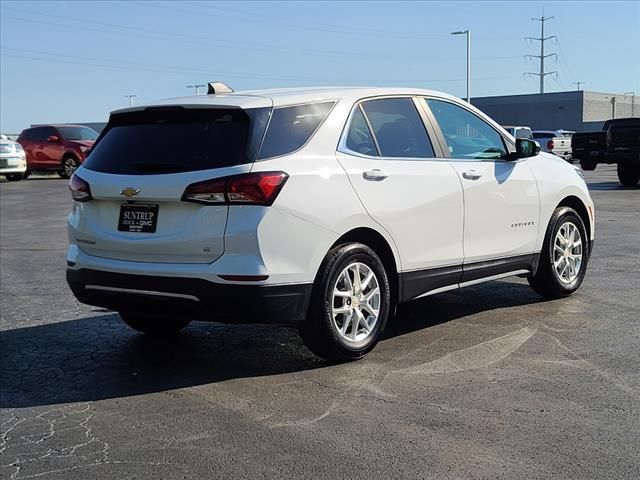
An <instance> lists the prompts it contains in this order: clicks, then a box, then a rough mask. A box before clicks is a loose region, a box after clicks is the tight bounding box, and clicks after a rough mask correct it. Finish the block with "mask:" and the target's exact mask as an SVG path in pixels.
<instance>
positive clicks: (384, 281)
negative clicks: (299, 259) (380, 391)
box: [300, 243, 391, 361]
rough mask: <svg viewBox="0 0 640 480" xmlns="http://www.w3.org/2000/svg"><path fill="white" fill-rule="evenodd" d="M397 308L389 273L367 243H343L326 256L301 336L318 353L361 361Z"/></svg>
mask: <svg viewBox="0 0 640 480" xmlns="http://www.w3.org/2000/svg"><path fill="white" fill-rule="evenodd" d="M390 309H391V292H390V287H389V280H388V278H387V272H386V271H385V268H384V266H383V264H382V261H381V260H380V258H379V257H378V255H377V254H376V253H375V252H374V251H373V250H372V249H371V248H369V247H368V246H366V245H363V244H361V243H347V244H343V245H339V246H337V247H335V248H333V249H332V250H330V251H329V253H328V254H327V256H326V257H325V259H324V261H323V263H322V266H321V267H320V271H319V273H318V276H317V278H316V282H315V284H314V287H313V293H312V296H311V301H310V304H309V314H308V316H307V322H306V323H305V325H304V326H303V327H301V329H300V335H301V337H302V339H303V341H304V343H305V344H306V345H307V347H308V348H309V349H310V350H311V351H312V352H313V353H315V354H316V355H318V356H320V357H323V358H326V359H327V360H330V361H349V360H356V359H358V358H361V357H363V356H365V355H366V354H367V353H369V352H370V351H371V350H372V349H373V348H374V347H375V345H376V344H377V343H378V340H379V339H380V336H381V335H382V332H383V331H384V327H385V324H386V323H387V318H388V316H389V312H390Z"/></svg>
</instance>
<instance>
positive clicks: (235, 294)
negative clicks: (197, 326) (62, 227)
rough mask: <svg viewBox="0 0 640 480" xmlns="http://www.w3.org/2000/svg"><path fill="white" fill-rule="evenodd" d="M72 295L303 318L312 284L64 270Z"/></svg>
mask: <svg viewBox="0 0 640 480" xmlns="http://www.w3.org/2000/svg"><path fill="white" fill-rule="evenodd" d="M67 282H68V283H69V286H70V287H71V290H72V291H73V293H74V295H75V296H76V298H77V299H78V300H79V301H80V302H82V303H86V304H88V305H94V306H97V307H103V308H108V309H111V310H116V311H125V310H128V311H141V312H145V313H149V312H150V313H153V312H157V313H158V314H177V315H181V316H184V317H187V318H191V319H193V320H204V321H212V322H223V323H270V324H288V325H292V324H294V325H295V324H299V323H301V322H304V320H305V318H306V315H307V307H308V304H309V298H310V296H311V287H312V285H311V284H295V285H236V284H234V285H229V284H218V283H214V282H209V281H207V280H203V279H199V278H176V277H159V276H148V275H132V274H125V273H113V272H104V271H99V270H90V269H79V270H71V269H68V270H67Z"/></svg>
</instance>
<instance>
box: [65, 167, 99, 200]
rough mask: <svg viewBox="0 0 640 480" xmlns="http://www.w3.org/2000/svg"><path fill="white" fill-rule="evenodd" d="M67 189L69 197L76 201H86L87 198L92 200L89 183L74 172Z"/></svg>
mask: <svg viewBox="0 0 640 480" xmlns="http://www.w3.org/2000/svg"><path fill="white" fill-rule="evenodd" d="M69 190H71V198H73V199H74V200H75V201H76V202H88V201H89V200H93V197H92V196H91V188H90V187H89V184H88V183H87V182H86V181H84V180H83V179H81V178H80V177H79V176H78V175H76V174H75V173H74V174H73V176H72V177H71V180H69Z"/></svg>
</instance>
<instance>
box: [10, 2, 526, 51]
mask: <svg viewBox="0 0 640 480" xmlns="http://www.w3.org/2000/svg"><path fill="white" fill-rule="evenodd" d="M3 9H4V10H10V11H13V12H18V13H22V14H27V15H38V16H43V17H50V18H54V19H61V20H63V21H65V22H79V23H81V24H83V25H84V24H95V25H98V26H100V27H102V29H96V28H94V27H87V26H79V25H66V24H63V23H56V22H50V21H44V20H34V19H29V18H20V17H15V16H12V15H6V14H5V15H3V17H4V18H7V19H11V20H18V21H22V22H26V23H40V24H43V25H51V26H56V27H63V28H73V29H77V30H84V31H89V32H92V33H96V32H99V33H106V34H109V35H118V36H122V35H125V36H130V37H133V38H142V39H151V40H161V41H166V42H173V43H182V44H187V45H198V46H200V47H203V48H204V47H206V46H208V45H207V44H205V43H203V42H207V43H208V44H211V43H213V44H217V45H219V46H221V47H223V48H228V49H234V50H247V51H252V52H253V51H256V50H263V51H279V52H283V53H287V54H294V55H304V56H308V55H309V54H313V55H318V56H328V57H331V58H336V57H355V58H380V55H381V54H380V53H379V52H378V53H375V54H374V53H371V54H367V53H359V52H353V53H352V52H345V51H330V50H309V49H306V48H305V49H292V48H286V47H280V46H276V45H268V44H267V45H265V44H263V43H250V42H229V41H227V40H221V39H219V38H214V37H207V36H200V35H186V34H181V33H172V32H167V31H159V30H151V29H144V28H139V27H132V26H127V25H119V24H114V23H106V22H97V21H94V20H90V19H84V18H78V17H68V16H61V15H54V14H48V13H40V12H32V11H28V10H20V9H16V8H10V7H3ZM105 28H115V29H120V30H132V31H133V32H122V31H117V32H114V31H109V30H105ZM139 32H145V33H147V34H141V33H139ZM148 34H151V35H148ZM159 35H160V36H159ZM163 37H179V38H163ZM391 58H393V59H397V60H403V59H410V60H415V59H416V57H415V56H404V57H403V56H402V55H396V54H393V55H392V56H391ZM513 58H519V56H489V57H477V58H474V61H475V60H478V61H493V60H506V59H513ZM421 60H433V61H444V62H451V61H455V59H453V58H452V57H421Z"/></svg>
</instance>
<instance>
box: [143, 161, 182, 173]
mask: <svg viewBox="0 0 640 480" xmlns="http://www.w3.org/2000/svg"><path fill="white" fill-rule="evenodd" d="M133 166H134V167H135V168H136V170H138V171H140V172H168V171H169V172H184V171H187V170H189V168H188V167H186V166H185V165H184V164H182V163H162V162H141V163H134V164H133Z"/></svg>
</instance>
